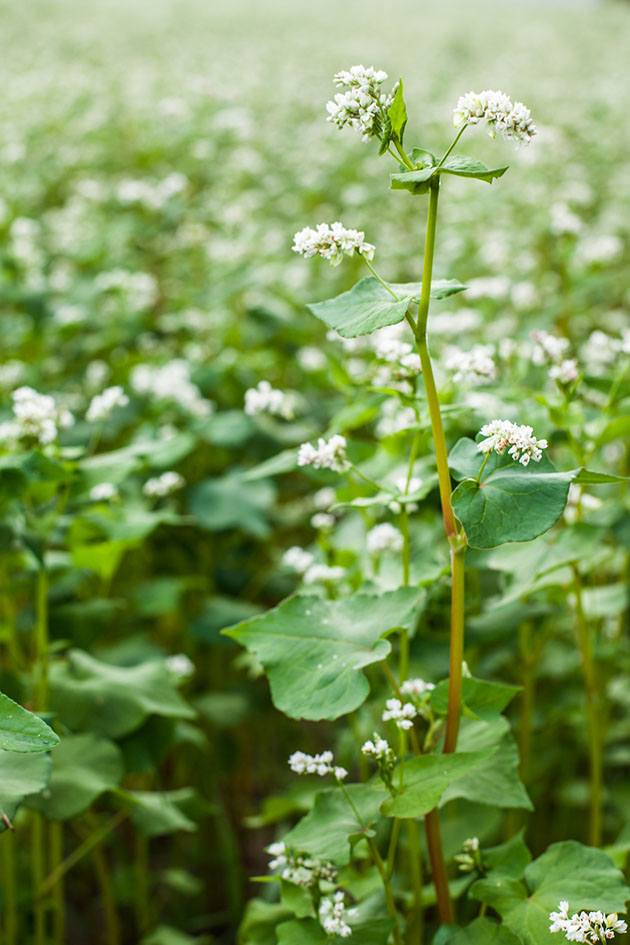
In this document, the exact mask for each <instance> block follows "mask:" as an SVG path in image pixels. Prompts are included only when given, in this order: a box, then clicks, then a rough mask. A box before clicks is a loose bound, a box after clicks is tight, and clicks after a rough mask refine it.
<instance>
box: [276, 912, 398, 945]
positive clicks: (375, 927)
mask: <svg viewBox="0 0 630 945" xmlns="http://www.w3.org/2000/svg"><path fill="white" fill-rule="evenodd" d="M348 925H351V926H352V936H351V940H352V941H356V942H360V943H361V945H386V943H387V941H388V939H389V933H390V930H391V922H390V920H389V919H385V918H373V917H371V918H368V919H365V920H364V921H362V922H361V921H357V922H354V923H353V922H352V919H350V921H349V922H348ZM345 941H347V939H342V938H339V936H337V935H327V934H326V932H324V930H323V928H322V927H321V925H320V924H319V922H318V921H317V920H316V919H301V920H299V921H298V920H294V921H292V922H283V923H282V925H280V926H278V945H337V943H342V942H345Z"/></svg>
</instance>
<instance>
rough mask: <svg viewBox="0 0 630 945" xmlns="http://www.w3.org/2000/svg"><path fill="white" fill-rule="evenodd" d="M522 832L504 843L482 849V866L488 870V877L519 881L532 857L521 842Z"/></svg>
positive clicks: (523, 842)
mask: <svg viewBox="0 0 630 945" xmlns="http://www.w3.org/2000/svg"><path fill="white" fill-rule="evenodd" d="M523 833H524V831H523V830H520V831H519V832H518V833H517V834H515V835H514V836H513V837H512V838H511V839H510V840H508V841H507V842H506V843H501V844H499V846H496V847H490V848H489V849H484V850H483V853H482V856H483V864H484V866H485V868H486V869H487V870H488V876H492V877H493V878H497V877H498V876H505V877H509V878H510V879H520V878H521V877H522V875H523V873H524V872H525V869H526V868H527V866H528V864H529V863H530V862H531V859H532V855H531V853H530V852H529V850H528V848H527V846H526V845H525V841H524V840H523Z"/></svg>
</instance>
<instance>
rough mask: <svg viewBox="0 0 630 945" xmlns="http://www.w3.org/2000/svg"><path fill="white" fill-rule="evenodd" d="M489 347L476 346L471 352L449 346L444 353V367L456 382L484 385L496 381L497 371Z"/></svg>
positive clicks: (491, 350)
mask: <svg viewBox="0 0 630 945" xmlns="http://www.w3.org/2000/svg"><path fill="white" fill-rule="evenodd" d="M492 354H493V349H492V347H490V346H489V345H474V346H473V347H472V348H471V349H470V350H469V351H462V350H461V348H457V347H455V346H449V347H447V348H446V349H445V351H444V367H445V368H446V370H447V371H450V372H451V373H452V375H453V380H454V381H463V382H467V383H470V384H483V383H488V381H493V380H495V378H496V376H497V369H496V366H495V363H494V360H493V358H492Z"/></svg>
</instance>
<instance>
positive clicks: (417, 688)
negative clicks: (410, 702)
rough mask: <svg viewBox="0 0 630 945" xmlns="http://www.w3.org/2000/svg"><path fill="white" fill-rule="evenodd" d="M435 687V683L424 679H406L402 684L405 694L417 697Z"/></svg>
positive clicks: (401, 688) (402, 690) (401, 689)
mask: <svg viewBox="0 0 630 945" xmlns="http://www.w3.org/2000/svg"><path fill="white" fill-rule="evenodd" d="M434 689H435V685H434V683H432V682H426V681H425V680H424V679H406V680H405V681H404V682H403V683H401V686H400V691H401V692H402V694H403V696H415V697H416V698H420V697H421V696H424V695H426V693H427V692H432V691H433V690H434Z"/></svg>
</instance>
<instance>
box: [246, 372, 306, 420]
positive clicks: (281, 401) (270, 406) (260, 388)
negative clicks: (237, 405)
mask: <svg viewBox="0 0 630 945" xmlns="http://www.w3.org/2000/svg"><path fill="white" fill-rule="evenodd" d="M294 400H295V399H294V398H293V397H292V396H291V395H290V394H286V393H285V392H284V391H281V390H277V389H276V388H275V387H272V386H271V384H270V383H269V381H259V383H258V384H257V386H256V387H250V389H249V390H246V391H245V408H244V409H245V413H246V414H248V415H249V416H250V417H255V416H257V415H258V414H261V413H268V414H272V415H273V416H276V417H284V419H285V420H290V419H291V417H293V407H294Z"/></svg>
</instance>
